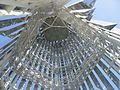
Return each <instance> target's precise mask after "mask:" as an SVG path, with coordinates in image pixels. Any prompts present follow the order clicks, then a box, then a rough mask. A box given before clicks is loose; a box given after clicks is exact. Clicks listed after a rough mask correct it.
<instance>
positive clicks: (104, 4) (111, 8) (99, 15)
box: [70, 0, 120, 28]
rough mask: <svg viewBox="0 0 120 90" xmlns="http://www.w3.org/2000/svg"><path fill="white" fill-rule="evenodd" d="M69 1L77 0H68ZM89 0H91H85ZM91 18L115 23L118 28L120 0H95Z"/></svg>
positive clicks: (119, 26)
mask: <svg viewBox="0 0 120 90" xmlns="http://www.w3.org/2000/svg"><path fill="white" fill-rule="evenodd" d="M70 1H71V3H73V2H75V1H79V0H70ZM86 1H91V0H86ZM94 7H95V8H96V10H95V11H94V13H93V19H96V20H103V21H108V22H114V23H117V24H118V25H117V27H118V28H120V0H96V3H95V6H94Z"/></svg>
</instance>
